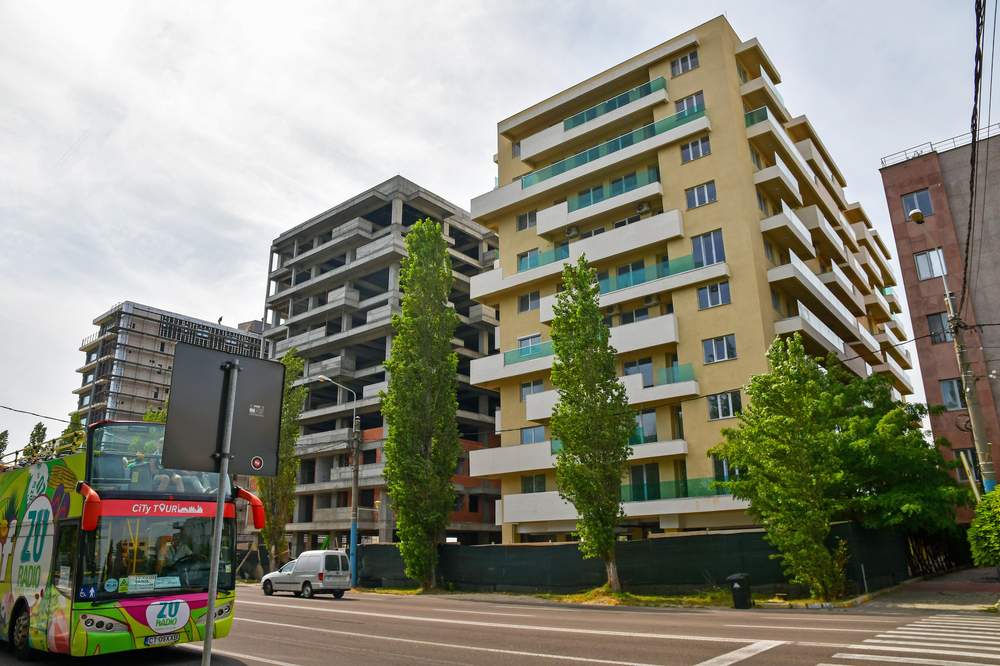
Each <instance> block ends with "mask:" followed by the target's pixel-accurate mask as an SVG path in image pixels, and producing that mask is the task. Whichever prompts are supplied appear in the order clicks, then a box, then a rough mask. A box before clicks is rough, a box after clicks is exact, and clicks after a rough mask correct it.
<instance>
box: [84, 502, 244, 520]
mask: <svg viewBox="0 0 1000 666" xmlns="http://www.w3.org/2000/svg"><path fill="white" fill-rule="evenodd" d="M101 514H102V515H105V516H139V517H143V516H150V517H153V516H177V517H179V518H215V502H182V501H179V500H162V501H161V500H122V499H111V500H103V501H102V502H101ZM223 515H225V517H226V518H235V517H236V507H235V505H233V504H226V508H225V512H224V514H223Z"/></svg>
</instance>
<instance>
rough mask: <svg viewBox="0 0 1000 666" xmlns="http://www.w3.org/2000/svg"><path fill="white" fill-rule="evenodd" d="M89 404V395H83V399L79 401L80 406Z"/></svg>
mask: <svg viewBox="0 0 1000 666" xmlns="http://www.w3.org/2000/svg"><path fill="white" fill-rule="evenodd" d="M89 404H90V395H89V394H88V395H85V396H83V400H81V401H80V406H81V407H86V406H87V405H89Z"/></svg>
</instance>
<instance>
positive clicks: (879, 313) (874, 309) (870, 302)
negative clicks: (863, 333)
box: [865, 289, 892, 322]
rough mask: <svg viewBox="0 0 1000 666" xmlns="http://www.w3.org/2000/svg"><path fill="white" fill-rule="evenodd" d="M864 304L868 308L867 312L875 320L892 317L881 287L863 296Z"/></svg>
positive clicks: (879, 320)
mask: <svg viewBox="0 0 1000 666" xmlns="http://www.w3.org/2000/svg"><path fill="white" fill-rule="evenodd" d="M865 306H866V307H867V308H868V314H869V315H871V317H872V319H874V320H875V321H878V322H883V321H889V320H890V319H892V311H891V309H890V308H889V303H888V302H887V301H886V300H885V296H883V295H882V290H881V289H874V290H873V291H872V293H870V294H868V295H867V296H865Z"/></svg>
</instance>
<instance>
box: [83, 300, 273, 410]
mask: <svg viewBox="0 0 1000 666" xmlns="http://www.w3.org/2000/svg"><path fill="white" fill-rule="evenodd" d="M221 322H222V319H221V318H220V319H219V323H215V324H213V323H210V322H207V321H202V320H201V319H194V318H193V317H188V316H185V315H180V314H177V313H174V312H167V311H166V310H158V309H157V308H152V307H149V306H148V305H140V304H139V303H133V302H131V301H125V302H123V303H119V304H117V305H115V306H114V307H113V308H111V309H110V310H108V311H107V312H105V313H104V314H102V315H101V316H99V317H97V318H96V319H94V325H95V326H97V327H99V330H98V331H97V332H96V333H94V334H93V335H91V336H90V337H88V338H85V339H84V340H83V342H82V343H80V351H82V352H83V353H84V354H85V362H84V364H83V365H82V366H81V367H79V368H77V370H76V371H77V372H79V373H80V375H81V382H80V388H78V389H76V390H75V391H73V393H76V394H77V395H78V396H79V400H78V402H77V406H76V409H75V410H74V411H73V412H70V414H71V415H72V414H79V415H80V418H81V420H82V421H83V423H84V424H88V423H96V422H97V421H102V420H105V419H112V420H116V421H132V420H141V419H142V415H143V414H144V413H145V412H146V410H148V409H149V408H150V407H152V408H154V409H161V408H162V407H163V405H164V404H165V403H166V400H167V397H168V396H169V394H170V371H171V370H172V369H173V364H174V346H175V345H176V344H177V343H178V342H187V343H190V344H193V345H199V346H201V347H209V348H211V349H218V350H219V351H223V352H226V353H230V354H238V355H240V356H251V357H254V358H260V357H262V355H261V344H264V352H265V353H264V354H263V358H267V353H266V352H267V345H266V343H263V342H262V339H261V335H260V333H261V331H262V330H263V323H262V322H260V321H250V322H246V323H243V324H240V325H239V328H230V327H228V326H223V325H222V323H221Z"/></svg>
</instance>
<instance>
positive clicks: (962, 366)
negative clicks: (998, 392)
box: [910, 209, 997, 493]
mask: <svg viewBox="0 0 1000 666" xmlns="http://www.w3.org/2000/svg"><path fill="white" fill-rule="evenodd" d="M910 219H911V220H913V221H914V222H916V223H917V224H919V225H920V228H921V229H923V232H924V235H925V236H927V240H928V241H930V244H931V247H933V248H934V254H935V256H936V257H937V260H938V269H939V270H940V271H941V282H942V284H944V302H945V305H947V307H948V326H949V328H950V329H951V338H952V341H953V342H954V343H955V356H956V357H957V358H958V371H959V372H960V373H961V377H962V389H963V391H964V393H965V405H966V407H967V408H968V410H969V421H970V422H971V425H972V441H973V442H974V443H975V446H976V455H977V457H978V458H979V471H980V473H981V474H982V477H983V490H984V491H986V492H987V493H989V492H992V491H993V490H994V489H995V488H996V486H997V481H996V476H995V474H994V471H993V459H992V457H991V456H990V443H989V442H988V441H987V440H986V427H985V426H984V425H983V412H982V410H981V409H980V406H979V392H978V391H977V390H976V376H975V375H974V374H973V372H972V363H971V362H970V361H969V352H968V349H967V348H966V346H965V329H964V325H963V324H962V320H961V318H960V317H959V313H958V312H957V311H956V310H955V297H954V294H952V293H951V291H950V290H949V289H948V279H947V277H945V272H944V258H943V257H942V256H941V255H942V252H941V248H940V247H939V246H938V244H937V243H935V242H934V239H933V238H931V235H930V234H929V233H928V232H927V227H925V226H924V214H923V213H922V212H920V210H919V209H917V210H911V211H910ZM975 482H976V480H975V479H973V478H970V479H969V483H973V484H974V483H975Z"/></svg>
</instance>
